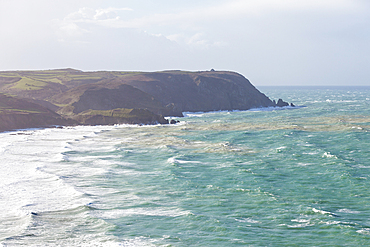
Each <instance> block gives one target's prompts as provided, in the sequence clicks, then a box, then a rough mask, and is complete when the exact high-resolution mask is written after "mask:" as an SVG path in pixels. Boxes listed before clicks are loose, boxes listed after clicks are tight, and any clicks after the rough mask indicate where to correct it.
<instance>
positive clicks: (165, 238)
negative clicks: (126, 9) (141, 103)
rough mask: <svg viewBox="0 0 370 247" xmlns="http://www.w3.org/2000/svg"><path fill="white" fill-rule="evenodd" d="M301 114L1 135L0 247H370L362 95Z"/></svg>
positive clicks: (293, 98) (272, 93) (321, 92)
mask: <svg viewBox="0 0 370 247" xmlns="http://www.w3.org/2000/svg"><path fill="white" fill-rule="evenodd" d="M259 89H260V90H261V91H262V92H263V93H265V94H266V95H267V96H268V97H270V98H271V99H275V100H277V99H278V98H282V99H284V100H285V101H288V102H293V103H294V104H295V105H296V106H297V107H294V108H293V107H285V108H264V109H252V110H249V111H234V112H211V113H186V114H185V117H184V118H179V120H180V121H181V122H180V123H178V124H176V125H157V126H133V125H131V126H130V125H117V126H93V127H86V126H78V127H65V128H61V129H58V128H54V129H31V130H23V131H14V132H6V133H0V140H1V142H0V169H1V173H0V209H1V214H0V246H369V245H370V87H357V88H356V87H260V88H259Z"/></svg>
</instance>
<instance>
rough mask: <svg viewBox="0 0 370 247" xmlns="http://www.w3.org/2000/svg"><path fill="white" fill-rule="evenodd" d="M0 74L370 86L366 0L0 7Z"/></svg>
mask: <svg viewBox="0 0 370 247" xmlns="http://www.w3.org/2000/svg"><path fill="white" fill-rule="evenodd" d="M0 31H1V34H0V35H1V36H0V37H1V38H0V70H23V69H52V68H75V69H81V70H121V71H132V70H135V71H158V70H170V69H180V70H192V71H194V70H195V71H197V70H209V69H211V68H214V69H216V70H232V71H237V72H239V73H241V74H243V75H244V76H245V77H247V78H248V79H250V80H251V82H252V83H253V84H254V85H256V86H263V85H297V86H299V85H364V86H370V66H369V65H370V1H369V0H196V1H195V0H178V1H174V0H146V1H144V0H86V1H85V0H0Z"/></svg>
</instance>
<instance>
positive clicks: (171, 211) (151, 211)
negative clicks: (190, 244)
mask: <svg viewBox="0 0 370 247" xmlns="http://www.w3.org/2000/svg"><path fill="white" fill-rule="evenodd" d="M96 214H97V216H99V217H101V218H104V219H117V218H119V217H127V216H135V215H144V216H165V217H179V216H184V215H191V214H192V213H191V212H190V211H184V210H181V209H179V208H169V207H157V208H129V209H116V210H109V211H99V212H96Z"/></svg>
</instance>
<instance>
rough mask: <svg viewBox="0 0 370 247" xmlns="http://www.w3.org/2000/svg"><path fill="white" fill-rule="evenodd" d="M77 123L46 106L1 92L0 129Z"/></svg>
mask: <svg viewBox="0 0 370 247" xmlns="http://www.w3.org/2000/svg"><path fill="white" fill-rule="evenodd" d="M76 124H78V123H77V122H76V121H74V120H72V119H66V118H63V117H62V116H60V115H58V114H57V113H55V112H53V111H51V110H49V109H47V108H46V107H43V106H40V105H38V104H34V103H32V102H29V101H27V100H23V99H17V98H14V97H11V96H8V95H4V94H0V131H6V130H14V129H24V128H36V127H49V126H53V125H76Z"/></svg>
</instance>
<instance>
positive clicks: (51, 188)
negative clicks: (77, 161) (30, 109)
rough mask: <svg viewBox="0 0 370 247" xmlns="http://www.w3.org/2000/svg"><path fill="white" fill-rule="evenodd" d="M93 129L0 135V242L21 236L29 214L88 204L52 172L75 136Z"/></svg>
mask: <svg viewBox="0 0 370 247" xmlns="http://www.w3.org/2000/svg"><path fill="white" fill-rule="evenodd" d="M92 130H95V131H96V129H92V128H90V127H87V128H86V129H85V128H80V127H75V128H69V129H37V130H27V131H18V132H7V133H1V134H0V138H1V140H2V142H1V144H0V157H1V169H2V173H1V179H0V198H1V200H0V208H1V209H2V211H3V212H6V213H2V214H1V215H0V229H2V230H1V231H0V239H4V238H7V237H9V236H10V235H17V234H20V232H22V231H23V230H24V229H25V228H26V227H27V225H28V224H30V221H31V219H30V217H29V216H30V214H31V213H39V212H48V211H59V210H66V209H71V208H75V207H78V206H81V205H85V204H87V203H89V200H88V199H87V198H86V197H84V196H83V193H81V192H79V191H77V190H76V189H75V188H74V187H73V186H71V185H70V184H68V183H66V182H65V181H64V180H63V179H61V178H60V177H59V176H58V175H55V174H53V172H52V171H53V170H58V169H60V168H59V166H60V165H61V163H60V162H61V161H63V153H64V152H66V151H68V144H67V143H68V142H69V141H70V140H73V139H75V138H76V137H77V138H82V137H83V136H87V135H96V133H95V132H94V131H92ZM98 131H99V130H98ZM85 172H86V171H85ZM92 172H95V173H96V172H97V169H95V170H94V169H92ZM98 172H99V173H101V172H102V171H101V170H99V171H98ZM9 222H13V223H14V224H13V225H12V224H11V225H9V224H10V223H9Z"/></svg>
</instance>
